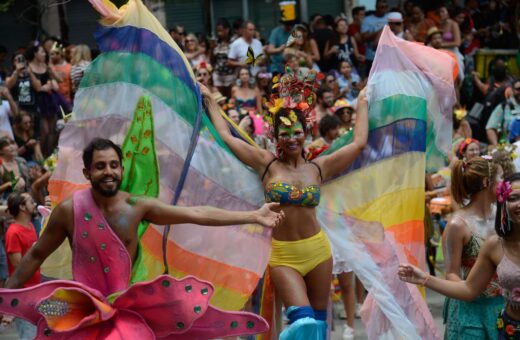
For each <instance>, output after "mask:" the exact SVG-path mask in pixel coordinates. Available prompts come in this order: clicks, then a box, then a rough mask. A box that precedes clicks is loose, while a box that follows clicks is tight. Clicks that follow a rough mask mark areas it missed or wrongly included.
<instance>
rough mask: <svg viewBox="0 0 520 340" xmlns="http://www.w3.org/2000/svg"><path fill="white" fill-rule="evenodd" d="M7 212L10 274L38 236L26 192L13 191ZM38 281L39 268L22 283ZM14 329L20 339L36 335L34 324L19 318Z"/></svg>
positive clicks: (33, 208) (7, 245) (34, 283)
mask: <svg viewBox="0 0 520 340" xmlns="http://www.w3.org/2000/svg"><path fill="white" fill-rule="evenodd" d="M7 209H8V212H9V214H11V215H12V216H13V217H14V223H12V224H11V225H9V227H8V228H7V232H6V234H5V250H6V253H7V264H8V269H9V275H12V274H13V273H14V271H15V270H16V268H17V267H18V265H19V264H20V261H21V260H22V257H23V256H24V255H25V254H26V253H27V252H28V251H29V249H31V247H32V246H33V244H34V243H36V241H37V239H38V237H37V235H36V229H35V228H34V225H33V224H32V222H31V220H32V219H33V218H34V217H36V214H37V213H38V211H37V210H36V203H35V202H34V200H33V198H32V197H31V195H30V194H28V193H13V194H11V195H10V196H9V199H8V200H7ZM39 283H40V270H39V269H37V270H36V272H35V273H34V275H33V276H32V277H31V278H30V279H29V280H28V281H27V282H26V283H25V284H24V286H23V287H24V288H28V287H32V286H35V285H37V284H39ZM15 325H16V330H17V332H18V337H19V338H20V339H23V340H26V339H33V338H35V337H36V326H34V325H33V324H31V323H30V322H29V321H25V320H23V319H21V318H17V319H15Z"/></svg>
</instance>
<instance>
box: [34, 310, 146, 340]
mask: <svg viewBox="0 0 520 340" xmlns="http://www.w3.org/2000/svg"><path fill="white" fill-rule="evenodd" d="M47 339H52V340H70V339H73V340H91V339H92V340H93V339H103V340H129V339H140V340H141V339H142V340H152V339H155V335H154V334H153V332H152V330H151V329H150V327H148V325H147V324H146V322H145V321H144V320H143V319H142V318H141V317H140V316H139V315H137V314H136V313H134V312H132V311H125V310H122V311H118V313H117V314H116V316H115V317H114V318H112V319H110V320H108V321H106V322H103V323H101V324H97V325H92V326H89V327H85V328H81V329H77V330H74V331H71V332H53V331H52V330H50V328H49V327H48V326H47V324H46V323H45V320H44V319H41V320H40V322H39V323H38V333H37V335H36V338H35V340H47Z"/></svg>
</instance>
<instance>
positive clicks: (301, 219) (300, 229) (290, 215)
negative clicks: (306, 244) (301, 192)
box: [273, 205, 320, 241]
mask: <svg viewBox="0 0 520 340" xmlns="http://www.w3.org/2000/svg"><path fill="white" fill-rule="evenodd" d="M281 208H282V210H283V211H284V212H285V220H284V221H283V223H282V224H281V225H279V226H278V227H276V228H275V229H274V230H273V238H274V239H275V240H278V241H297V240H303V239H306V238H309V237H311V236H314V235H316V234H317V233H319V232H320V225H319V224H318V220H317V218H316V209H315V208H308V207H301V206H294V205H282V206H281Z"/></svg>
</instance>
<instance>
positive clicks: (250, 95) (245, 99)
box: [231, 67, 264, 134]
mask: <svg viewBox="0 0 520 340" xmlns="http://www.w3.org/2000/svg"><path fill="white" fill-rule="evenodd" d="M231 97H232V98H233V99H234V100H235V103H236V105H237V107H238V108H239V109H240V110H245V111H247V112H248V113H249V115H250V116H251V119H252V120H253V123H254V125H255V126H254V132H255V133H256V134H262V133H263V132H264V131H263V130H264V129H263V118H262V115H261V112H262V98H261V97H260V91H259V90H258V87H256V86H255V81H254V78H253V77H252V76H251V73H250V71H249V68H247V67H241V68H240V69H239V71H238V79H237V84H236V86H233V88H232V89H231Z"/></svg>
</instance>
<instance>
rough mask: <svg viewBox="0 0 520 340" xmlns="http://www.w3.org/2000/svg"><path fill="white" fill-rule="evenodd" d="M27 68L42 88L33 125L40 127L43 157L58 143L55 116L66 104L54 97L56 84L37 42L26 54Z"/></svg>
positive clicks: (37, 97) (42, 49) (56, 89)
mask: <svg viewBox="0 0 520 340" xmlns="http://www.w3.org/2000/svg"><path fill="white" fill-rule="evenodd" d="M26 56H27V60H28V61H29V68H30V69H31V70H32V72H33V73H34V75H35V76H36V77H37V78H38V79H39V80H40V82H41V84H42V86H41V88H40V90H39V91H38V92H37V96H36V100H37V103H38V110H39V113H40V115H39V116H40V120H39V122H38V121H37V120H36V119H35V120H33V122H34V124H35V125H36V124H38V123H39V125H40V135H39V137H40V138H41V147H42V152H43V154H44V155H49V154H51V152H52V151H53V150H54V148H55V147H56V145H57V142H58V135H57V132H56V121H57V117H58V116H57V115H58V113H59V112H60V109H59V106H61V105H64V107H65V106H67V104H66V103H63V102H61V101H60V99H61V98H63V97H61V96H56V95H55V94H56V92H55V91H58V89H59V87H58V83H57V82H56V80H55V79H54V75H53V74H51V72H50V71H51V70H50V68H49V67H48V65H47V62H46V56H47V54H46V52H45V49H44V48H43V47H42V46H41V45H39V44H38V43H37V42H36V43H34V44H32V45H31V47H30V48H29V49H27V52H26Z"/></svg>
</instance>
